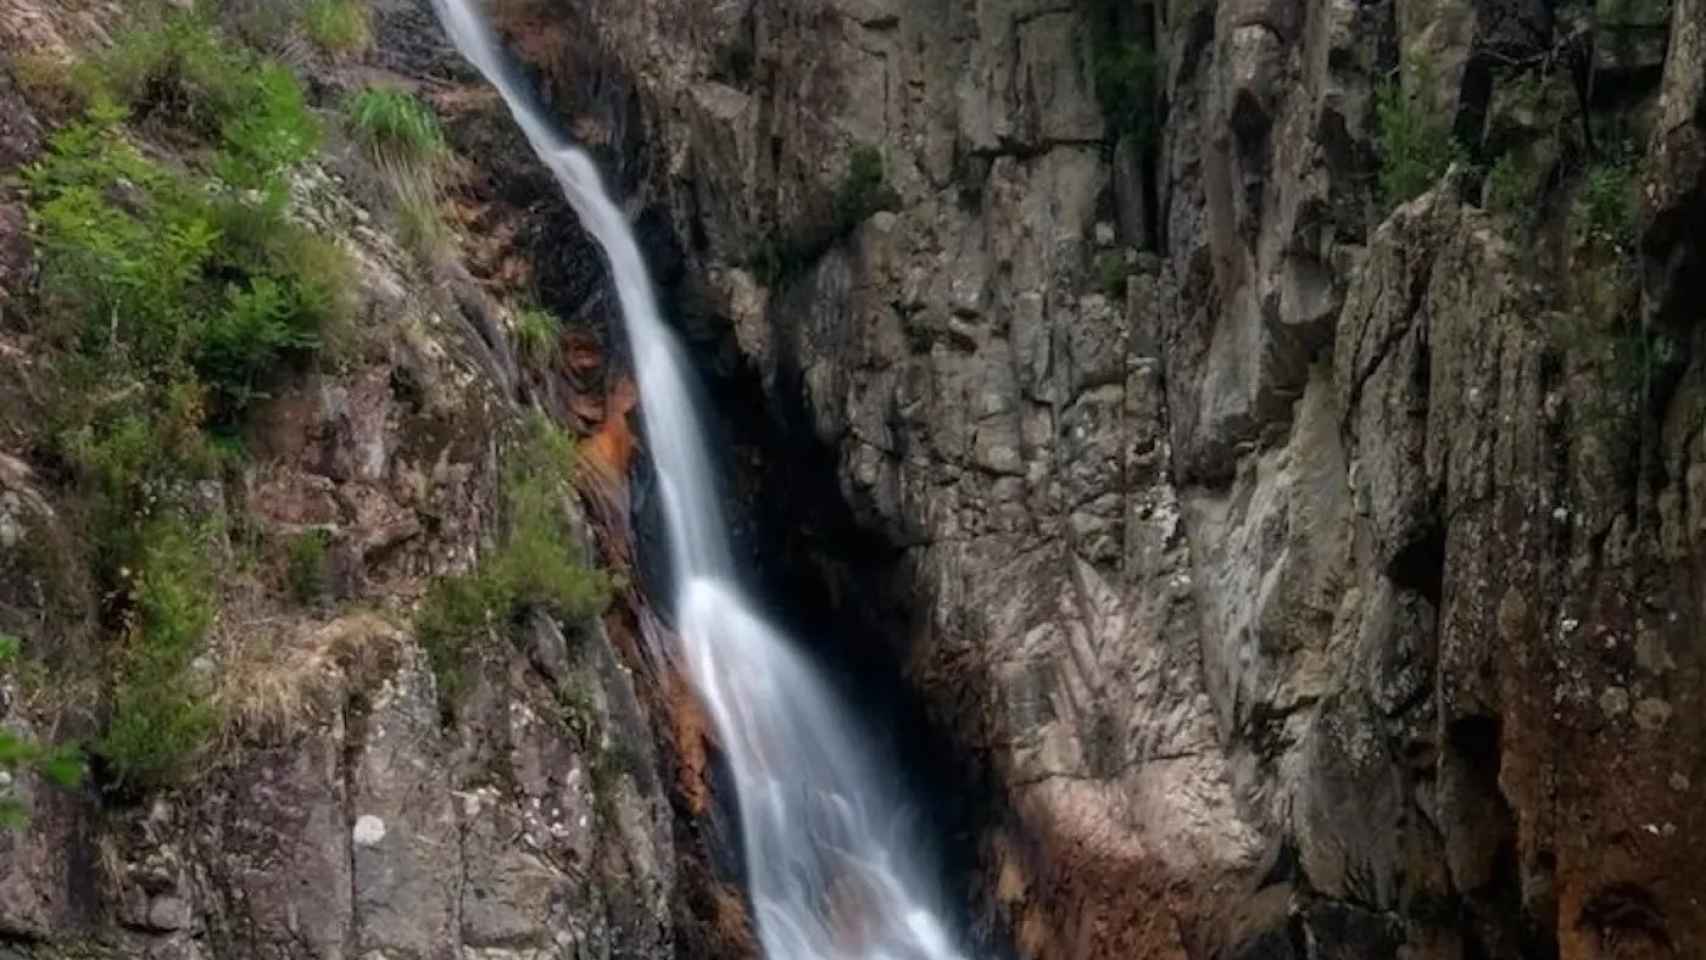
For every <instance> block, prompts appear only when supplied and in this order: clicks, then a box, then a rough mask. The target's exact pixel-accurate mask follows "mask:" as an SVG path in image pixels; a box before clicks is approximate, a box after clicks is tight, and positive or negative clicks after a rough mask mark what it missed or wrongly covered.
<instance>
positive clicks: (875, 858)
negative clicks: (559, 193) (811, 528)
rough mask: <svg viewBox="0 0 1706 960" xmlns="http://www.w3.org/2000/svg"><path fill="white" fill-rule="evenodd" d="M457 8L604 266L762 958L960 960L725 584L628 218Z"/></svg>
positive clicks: (847, 749) (817, 691)
mask: <svg viewBox="0 0 1706 960" xmlns="http://www.w3.org/2000/svg"><path fill="white" fill-rule="evenodd" d="M471 2H472V0H434V4H435V6H436V8H437V11H438V15H439V19H440V21H441V22H442V23H443V24H444V27H445V29H446V31H447V32H448V33H449V34H450V36H451V37H452V38H453V39H454V40H455V42H456V45H457V47H458V48H459V49H460V50H461V51H462V54H463V56H465V57H467V58H468V60H469V61H470V62H472V63H473V64H474V65H475V66H476V67H478V68H479V70H480V71H481V72H482V73H483V74H485V76H486V78H487V79H488V80H489V81H490V82H491V83H492V84H493V85H494V86H496V87H497V88H498V90H499V92H500V93H502V95H503V98H504V100H505V102H506V103H507V104H508V105H509V108H510V111H511V113H513V114H514V116H515V119H516V121H517V123H519V124H520V126H521V128H522V130H523V132H525V133H526V135H527V139H528V141H529V142H530V143H531V144H532V146H533V149H534V150H535V151H536V152H537V153H538V154H539V157H540V159H541V160H543V161H544V162H545V164H546V165H547V166H549V167H550V168H551V170H552V171H553V172H554V173H555V174H556V176H557V180H558V181H559V183H561V185H562V188H563V192H564V194H565V195H566V196H567V198H568V200H569V203H570V205H571V206H573V207H574V210H575V212H576V213H577V214H578V215H579V217H580V220H581V223H582V224H583V225H584V226H585V227H586V229H587V230H588V231H589V232H591V233H592V235H593V237H594V238H595V239H596V240H597V241H598V243H599V244H600V245H601V246H602V247H603V248H604V253H605V256H606V257H607V258H608V259H609V262H610V270H611V274H612V275H613V277H614V279H615V282H616V290H617V295H618V298H619V299H620V301H621V305H622V313H623V316H624V319H625V321H626V326H627V332H628V340H629V344H630V348H631V351H632V353H633V362H634V372H635V375H636V378H637V379H638V381H639V387H640V399H641V408H642V410H643V411H644V415H645V418H646V427H647V430H646V434H647V436H648V438H649V440H650V444H651V455H652V461H653V464H654V467H655V469H656V471H657V477H658V481H659V487H660V490H661V492H662V498H663V504H664V520H665V524H666V526H667V530H668V535H669V544H670V559H671V561H672V569H673V573H674V582H675V584H676V585H677V586H676V595H675V597H674V601H675V615H676V624H677V629H678V632H679V633H680V636H681V642H682V646H683V650H682V653H683V656H684V659H685V661H686V663H687V666H688V671H689V674H690V676H691V678H692V680H693V682H694V684H695V685H696V687H697V689H698V692H699V695H700V696H701V697H702V698H703V700H704V702H705V704H706V706H707V708H708V709H709V711H710V713H711V716H712V719H713V721H714V722H715V724H716V729H717V733H718V735H719V737H720V738H721V741H722V745H723V747H724V749H725V750H726V751H727V754H728V758H729V765H730V768H731V770H732V772H733V774H734V778H735V786H736V792H737V798H736V799H737V801H738V804H739V807H740V815H741V827H742V834H743V840H744V843H745V848H746V849H745V855H746V866H747V872H748V880H749V883H750V888H751V894H752V901H753V906H754V910H755V912H756V914H757V917H756V919H757V923H758V932H759V938H760V941H761V943H762V945H763V948H764V952H765V954H766V956H767V957H768V958H769V960H818V958H823V960H828V958H869V960H891V958H892V960H958V958H959V957H960V954H959V951H958V949H957V948H956V946H955V945H954V942H953V938H952V937H951V936H950V935H949V933H948V930H947V927H946V926H945V924H944V923H943V922H942V920H941V911H940V909H939V907H938V904H937V903H936V900H935V896H934V894H935V892H936V877H935V872H934V871H933V870H932V869H931V865H930V864H929V863H928V862H926V859H925V858H924V857H923V856H921V855H920V853H919V852H918V849H917V846H916V845H915V844H912V843H910V842H909V841H908V840H907V838H906V837H905V835H904V833H903V831H901V830H900V827H901V824H902V822H903V813H904V810H903V800H904V798H903V797H902V796H900V790H899V788H898V787H897V786H896V784H895V778H894V777H893V776H892V774H891V772H890V771H888V770H885V769H883V768H882V766H881V764H879V763H878V762H877V760H876V759H875V757H874V756H873V754H872V752H871V751H870V750H869V749H868V746H867V743H866V741H865V740H864V738H863V737H862V735H861V734H860V732H859V731H858V729H857V727H856V725H855V724H854V723H853V722H852V720H851V718H850V717H849V716H848V714H847V712H846V710H845V708H844V706H843V705H842V704H841V703H840V702H839V701H838V699H837V697H836V696H835V695H834V693H833V692H832V691H831V689H830V688H829V686H828V685H827V684H826V683H825V682H824V681H823V680H822V678H820V677H819V676H818V675H817V673H816V671H815V670H814V668H813V667H812V665H811V664H810V663H808V662H807V661H806V660H805V659H804V658H803V657H802V656H801V655H800V654H799V653H798V652H797V651H796V650H795V649H794V646H793V644H792V643H791V642H790V641H789V639H788V638H787V637H785V636H782V635H781V634H780V633H779V632H778V631H776V630H774V629H773V628H771V627H770V626H769V625H767V624H766V623H765V622H764V621H763V619H762V618H760V617H759V616H757V615H756V614H755V613H754V611H753V608H752V605H751V604H750V603H749V602H748V600H747V598H746V597H745V596H744V595H743V594H742V591H741V589H740V587H739V586H738V585H737V582H736V581H737V577H736V575H735V569H734V561H733V555H732V552H731V550H730V548H729V542H728V533H727V527H726V526H725V524H724V522H723V518H722V516H721V510H720V508H719V506H718V502H717V496H716V492H715V490H716V487H715V483H714V479H715V478H714V475H713V464H712V461H711V458H710V456H709V454H708V452H707V450H706V449H705V445H704V443H703V441H702V437H703V434H702V432H701V430H700V428H699V424H698V422H697V417H696V415H695V411H694V407H693V402H692V391H691V390H690V389H689V384H690V381H689V379H688V376H689V375H688V370H687V366H686V364H685V362H684V361H683V357H682V354H681V350H680V348H679V347H678V345H677V344H676V342H675V338H674V337H673V336H672V335H671V333H670V331H669V330H668V328H666V327H665V326H664V323H663V319H662V318H661V317H660V316H659V314H658V308H657V303H656V300H655V299H654V297H653V295H652V286H651V280H650V278H649V277H648V276H647V273H646V265H645V262H644V260H643V259H642V258H641V256H640V250H639V246H638V244H637V243H636V242H635V240H634V235H633V232H632V231H631V230H630V229H629V226H628V222H627V218H626V217H624V216H623V214H622V212H621V211H620V210H619V209H618V208H617V207H616V205H615V204H614V203H613V202H612V201H611V200H610V197H609V196H608V195H607V194H606V192H605V190H604V186H603V183H602V182H601V178H600V177H599V175H598V171H597V168H596V167H595V166H594V165H593V163H592V160H591V159H590V158H589V157H588V156H587V155H586V154H585V153H583V152H582V151H581V150H579V149H577V148H575V147H573V146H572V145H570V144H568V143H567V142H565V141H564V140H562V139H561V138H560V137H558V136H557V134H556V133H555V131H554V130H553V129H552V128H551V126H550V125H549V124H548V123H547V122H546V121H545V120H544V119H543V118H542V117H541V116H540V115H539V114H538V113H537V112H536V111H535V110H534V108H533V106H532V103H531V100H530V98H529V97H527V96H525V95H523V93H522V90H523V88H522V87H521V86H520V85H519V84H518V83H517V82H516V79H515V78H514V76H513V75H512V74H511V72H510V70H509V67H508V62H507V60H506V59H505V56H504V54H503V53H502V51H501V49H500V48H499V46H498V44H497V41H496V38H495V37H494V36H493V35H492V32H491V30H490V28H489V27H488V26H487V24H486V21H485V19H484V17H483V16H482V15H481V14H480V13H479V12H478V11H476V10H475V9H474V8H473V7H472V5H471Z"/></svg>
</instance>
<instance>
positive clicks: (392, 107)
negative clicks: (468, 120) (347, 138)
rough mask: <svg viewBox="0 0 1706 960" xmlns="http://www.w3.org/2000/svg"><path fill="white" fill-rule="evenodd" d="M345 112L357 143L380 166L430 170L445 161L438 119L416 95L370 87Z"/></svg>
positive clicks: (387, 88)
mask: <svg viewBox="0 0 1706 960" xmlns="http://www.w3.org/2000/svg"><path fill="white" fill-rule="evenodd" d="M344 112H345V114H346V115H347V117H348V121H349V127H350V131H351V133H352V134H353V135H354V136H355V138H356V140H357V141H358V142H360V143H361V144H362V145H363V146H364V147H366V148H367V150H368V151H369V153H370V154H371V155H372V156H373V158H374V159H375V160H377V161H379V162H381V163H386V164H397V165H403V166H408V167H420V168H427V169H430V168H432V167H433V166H434V165H436V164H437V163H438V162H439V161H440V160H442V159H443V157H444V154H445V142H444V131H443V129H442V128H440V126H439V123H438V116H437V115H436V114H434V113H433V111H432V108H431V107H429V106H427V105H426V104H425V103H424V102H422V101H421V100H420V99H419V98H418V97H416V96H415V95H414V94H411V93H408V92H407V91H403V90H397V89H394V88H391V87H368V88H367V89H365V90H363V91H361V92H360V93H357V94H355V95H354V96H352V97H350V99H349V101H348V103H346V104H345V107H344Z"/></svg>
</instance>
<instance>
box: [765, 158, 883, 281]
mask: <svg viewBox="0 0 1706 960" xmlns="http://www.w3.org/2000/svg"><path fill="white" fill-rule="evenodd" d="M899 204H900V197H899V195H898V194H896V193H895V190H894V188H893V187H891V186H889V184H888V181H887V178H886V176H885V174H884V172H883V155H882V152H881V151H879V150H878V149H877V148H875V147H871V146H860V147H855V148H854V149H853V153H852V154H851V155H850V156H849V157H848V160H847V175H846V176H845V177H843V178H842V179H841V182H840V183H839V184H837V185H836V188H835V194H834V196H833V197H832V198H831V201H830V220H829V223H828V224H827V225H823V224H819V225H817V226H815V227H811V226H808V227H804V228H800V229H797V230H794V231H791V232H788V233H783V232H780V231H777V232H772V233H770V234H767V235H766V236H765V237H764V238H763V239H762V240H760V241H759V242H758V244H757V245H755V246H754V247H753V249H752V252H751V253H750V254H749V255H748V256H747V258H746V264H745V265H746V267H747V268H748V269H750V270H751V271H752V272H753V274H754V276H756V277H757V278H758V279H759V280H760V281H761V282H763V283H765V284H767V285H771V286H774V285H775V284H777V283H779V282H780V281H782V280H784V279H786V278H788V277H790V276H793V275H795V274H796V273H799V272H800V271H801V270H804V269H805V268H806V267H808V266H810V265H811V264H812V263H813V262H814V261H815V260H817V259H818V258H819V257H821V256H823V255H824V253H826V252H827V251H828V250H829V249H830V248H831V247H833V246H834V245H835V244H836V243H838V242H840V241H841V239H842V238H843V237H846V236H847V235H848V234H850V233H852V232H853V231H854V230H855V229H856V228H857V227H858V226H859V225H860V224H861V223H864V222H865V221H866V220H867V219H869V218H870V217H871V215H872V214H874V213H876V212H878V211H879V210H893V209H895V208H896V207H897V206H898V205H899Z"/></svg>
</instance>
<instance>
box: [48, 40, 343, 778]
mask: <svg viewBox="0 0 1706 960" xmlns="http://www.w3.org/2000/svg"><path fill="white" fill-rule="evenodd" d="M72 77H73V83H74V85H75V86H77V87H79V88H80V89H81V91H82V99H83V102H85V103H86V104H88V109H87V110H86V112H85V113H84V115H83V116H82V118H80V119H78V120H75V121H73V122H71V123H69V124H67V125H66V126H65V127H63V128H62V129H60V130H59V131H57V132H56V133H55V134H54V135H53V136H52V137H51V138H50V139H49V142H48V145H47V149H46V150H45V151H43V154H42V156H41V158H40V160H39V161H38V162H37V163H36V164H34V165H33V166H32V167H30V168H29V169H28V170H26V171H25V172H24V176H23V183H24V186H25V187H26V189H27V191H28V200H29V205H30V215H31V228H32V233H33V239H34V240H35V247H36V251H37V254H38V262H39V282H38V284H37V292H38V297H37V300H36V306H37V308H38V309H37V310H36V311H35V312H34V318H33V320H34V323H35V325H36V327H37V330H38V331H39V332H40V333H41V334H43V344H44V347H45V348H47V349H54V350H56V351H57V352H58V355H57V356H56V357H55V368H56V370H58V371H59V372H60V374H61V376H60V380H61V388H60V390H61V396H59V397H58V398H56V400H55V402H54V403H53V404H51V409H52V411H53V413H52V414H51V419H52V421H53V422H52V423H50V424H48V425H47V430H48V434H49V436H51V437H52V439H53V440H55V441H56V442H57V447H58V452H59V454H60V456H61V458H62V461H63V463H64V465H65V466H66V467H67V468H68V469H69V472H70V474H71V475H72V477H73V478H74V480H75V481H76V484H77V488H78V492H79V494H80V497H79V502H78V509H79V510H80V511H81V512H82V514H83V515H84V518H85V519H86V524H85V527H86V529H88V530H89V531H90V532H91V539H92V541H93V544H92V562H93V567H94V570H93V573H94V579H95V580H96V582H97V585H98V586H99V588H100V589H101V590H102V591H103V592H104V594H105V595H106V596H107V597H108V598H109V603H108V609H107V614H108V616H109V618H110V619H109V622H114V623H117V624H118V627H119V629H118V632H119V635H120V637H121V643H120V644H118V645H117V646H116V647H115V649H114V650H113V651H112V653H111V656H110V657H109V658H108V663H107V666H108V668H109V669H108V674H109V681H110V691H109V699H110V704H109V706H110V714H109V719H108V723H107V727H106V731H105V733H104V734H103V736H102V737H101V738H100V739H99V741H98V742H97V743H96V745H95V747H94V750H95V752H96V753H97V755H98V756H99V757H100V758H101V759H102V761H103V764H102V767H101V769H103V770H104V771H105V772H107V773H108V774H110V777H111V779H112V780H113V781H114V782H115V783H117V784H118V785H119V786H121V787H123V788H125V789H127V790H141V789H149V788H153V787H157V786H160V785H163V784H167V783H170V782H172V781H173V780H175V779H176V778H178V777H180V776H181V775H183V774H184V773H185V772H187V771H188V770H190V769H191V768H192V767H193V764H194V760H195V758H196V757H197V755H198V754H199V753H200V752H201V750H202V748H203V747H204V746H205V744H206V743H207V741H208V738H209V737H210V736H211V734H212V732H213V730H214V728H215V717H214V710H213V707H212V706H211V703H210V701H209V699H208V697H207V695H206V691H205V690H204V689H203V685H202V683H201V682H200V680H199V679H198V676H197V671H196V670H195V669H194V668H193V667H192V664H193V663H194V662H195V660H196V658H197V656H198V655H199V654H200V652H201V650H202V649H203V647H204V644H205V639H206V634H207V632H208V630H209V628H210V626H211V624H212V622H213V619H214V616H215V611H216V609H217V596H216V593H215V586H214V585H215V583H216V578H215V576H214V571H213V569H212V568H211V565H210V562H209V560H208V556H207V546H208V543H207V541H208V538H209V531H208V530H207V529H204V528H203V527H201V526H199V525H197V524H195V523H192V522H191V521H190V519H189V518H190V517H191V516H192V515H193V514H194V513H195V511H197V510H198V509H202V508H201V507H200V506H199V505H198V504H199V502H200V501H201V498H202V497H203V496H204V495H205V486H206V484H207V482H208V481H211V480H214V479H216V478H217V477H218V476H219V475H220V472H221V470H222V468H223V466H224V465H225V462H226V460H227V459H228V457H229V455H230V448H231V444H230V443H229V442H228V441H227V440H225V439H222V437H221V434H222V433H224V434H225V435H226V436H229V435H230V433H231V432H232V431H233V428H235V427H236V426H237V425H238V424H239V423H240V421H241V418H242V416H243V415H244V413H245V412H246V410H247V408H248V407H249V406H250V405H251V404H252V403H253V402H254V401H255V400H256V399H257V398H259V397H262V396H265V392H266V390H267V388H268V387H269V386H271V384H273V383H274V382H276V381H277V380H278V379H279V378H280V377H281V376H282V375H283V374H285V373H286V372H288V370H289V369H290V368H291V367H293V366H296V365H300V364H302V363H305V362H307V361H308V360H310V359H311V358H312V357H314V356H315V355H316V354H317V353H318V351H319V350H320V349H321V347H322V346H323V344H324V343H325V342H326V340H327V338H328V337H330V336H332V335H334V334H336V333H337V332H338V331H339V330H341V329H342V328H343V326H344V325H346V324H347V322H348V319H349V313H350V303H349V299H350V289H351V287H352V285H353V268H352V266H351V265H350V264H349V262H348V260H347V258H346V257H345V256H344V255H343V254H342V252H341V250H340V249H339V248H338V247H337V246H336V245H335V244H332V243H330V242H328V241H326V240H325V239H323V238H320V237H317V236H315V235H314V234H312V233H311V232H309V231H308V230H307V229H305V228H303V227H300V226H298V225H297V224H295V223H294V222H292V221H291V220H290V218H289V217H288V215H287V212H286V211H287V204H288V191H287V190H286V189H285V182H286V181H285V178H286V176H287V174H288V172H289V170H290V168H291V167H293V166H295V165H296V164H299V163H301V162H302V161H303V160H304V159H305V158H307V157H308V156H309V155H310V154H311V153H312V151H313V150H314V149H315V148H316V146H317V144H318V138H319V129H318V125H317V123H316V122H315V120H314V117H313V114H312V112H311V111H310V110H309V109H308V106H307V102H306V98H305V96H304V94H303V91H302V89H301V87H300V86H299V85H298V83H297V81H296V79H295V77H294V76H293V75H292V74H290V73H289V72H288V71H287V70H285V69H284V68H282V67H279V66H276V65H273V64H269V63H265V62H263V61H261V60H259V59H258V58H256V57H255V56H254V55H253V54H252V53H251V52H249V51H247V50H243V49H240V48H237V47H234V46H228V45H226V43H225V42H224V40H223V38H222V35H221V34H220V33H219V32H218V30H217V29H216V28H215V27H214V26H212V25H211V22H210V21H208V20H205V19H202V18H200V17H199V16H196V15H191V14H171V15H169V16H167V17H166V18H165V19H164V20H162V21H160V22H159V25H158V26H155V27H152V28H149V29H145V30H141V31H137V32H135V33H132V34H129V35H126V36H124V37H121V38H120V39H119V40H118V42H117V43H116V44H115V46H114V48H113V49H112V50H111V51H109V52H108V53H107V54H105V55H103V56H102V57H100V58H99V59H98V60H95V61H91V62H89V63H87V64H84V65H81V66H79V67H77V68H74V69H73V71H72ZM139 129H145V130H146V131H147V132H148V133H149V135H150V136H151V137H152V138H153V139H156V140H159V139H166V140H168V141H170V140H172V139H173V138H179V139H181V138H182V137H184V136H186V135H187V136H190V137H193V138H197V139H199V140H201V141H202V142H205V143H206V144H207V145H208V146H209V147H211V148H212V149H210V150H206V151H197V152H190V151H180V153H182V154H183V155H185V156H188V157H190V158H192V161H199V163H192V165H191V167H190V168H189V169H181V168H176V167H168V166H166V165H164V164H163V163H160V162H158V161H155V160H153V159H150V158H149V156H147V155H145V154H144V153H143V151H142V150H140V149H138V148H137V147H136V146H135V142H134V140H133V137H134V135H135V131H136V130H139ZM198 167H199V168H198Z"/></svg>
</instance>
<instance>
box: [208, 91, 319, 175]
mask: <svg viewBox="0 0 1706 960" xmlns="http://www.w3.org/2000/svg"><path fill="white" fill-rule="evenodd" d="M220 132H221V136H222V137H223V138H224V147H223V153H222V155H221V157H220V159H219V164H218V171H219V175H220V176H221V177H222V178H224V179H225V180H226V182H228V183H232V184H235V185H236V186H239V187H248V188H263V187H268V186H270V185H272V184H273V183H274V182H275V180H276V179H277V178H278V177H279V176H280V175H281V174H283V173H284V172H285V171H287V170H289V169H290V168H291V167H294V166H296V165H297V164H299V163H301V162H302V161H304V160H306V159H308V158H309V157H310V156H313V154H314V151H315V150H317V149H318V148H319V146H320V122H319V121H318V120H316V119H315V117H314V114H313V112H312V111H311V110H309V109H308V100H307V98H306V97H305V96H304V95H303V92H302V85H301V84H300V83H298V82H297V81H296V75H295V74H293V73H291V72H290V71H289V70H287V69H285V68H284V67H281V66H279V65H278V64H261V65H259V66H258V67H257V68H256V69H255V70H254V72H253V74H251V75H250V76H249V78H248V79H247V81H246V85H245V89H244V91H243V96H242V98H241V102H240V104H239V106H238V109H237V112H236V113H235V114H234V115H232V116H230V117H229V118H227V119H226V121H225V123H224V125H223V126H222V127H221V130H220Z"/></svg>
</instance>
